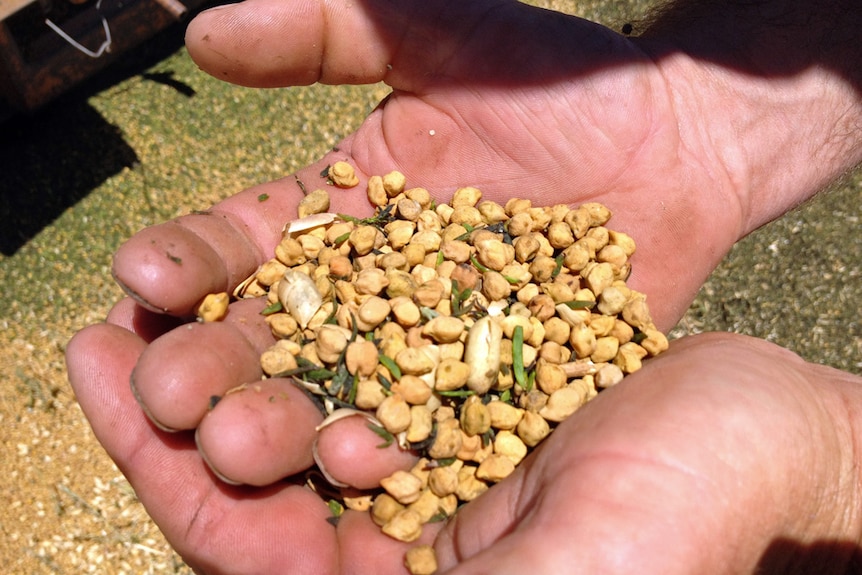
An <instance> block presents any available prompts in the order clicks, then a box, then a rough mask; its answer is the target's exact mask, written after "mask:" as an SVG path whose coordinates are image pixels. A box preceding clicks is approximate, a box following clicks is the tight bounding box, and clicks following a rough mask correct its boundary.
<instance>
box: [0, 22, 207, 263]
mask: <svg viewBox="0 0 862 575" xmlns="http://www.w3.org/2000/svg"><path fill="white" fill-rule="evenodd" d="M184 32H185V24H182V23H178V24H177V25H175V26H172V27H170V28H168V29H166V30H164V31H163V32H161V33H160V34H158V35H157V36H156V37H154V38H153V39H152V40H150V41H148V42H146V44H145V45H144V46H141V47H139V48H137V49H135V50H134V51H132V52H131V53H129V54H128V55H127V56H124V57H123V59H121V60H120V61H118V62H116V63H114V64H113V65H112V66H110V67H109V68H106V69H105V70H104V71H102V72H101V73H100V74H98V75H96V76H94V77H93V78H91V79H89V80H87V81H86V82H84V83H83V84H81V85H80V86H78V87H76V88H74V89H73V90H72V91H70V92H69V93H67V94H65V95H64V96H62V97H60V98H59V99H57V100H55V101H53V102H51V103H49V104H48V105H46V106H45V107H44V108H42V109H40V110H37V111H35V112H32V113H28V114H20V115H18V116H14V117H12V118H10V119H7V120H6V121H5V122H2V123H0V219H2V221H3V222H4V225H2V226H0V253H2V254H3V255H4V256H11V255H14V254H15V253H16V252H17V251H18V250H19V249H20V248H21V247H22V246H23V245H25V244H26V243H27V242H28V241H29V240H31V239H32V238H33V237H34V236H36V235H37V234H38V233H39V232H40V231H41V230H42V229H44V228H45V227H46V226H47V225H49V224H50V223H51V222H53V221H54V220H55V219H56V218H57V217H58V216H60V215H61V214H62V213H63V212H64V211H65V210H66V209H67V208H69V207H70V206H73V205H74V204H75V203H76V202H78V201H79V200H81V199H82V198H84V197H86V196H87V194H89V193H90V191H92V190H93V189H95V188H97V187H98V186H99V185H101V184H102V183H103V182H104V181H105V180H107V179H108V178H110V177H111V176H113V175H115V174H117V173H119V172H120V171H122V170H123V169H124V168H129V167H132V166H133V165H135V163H136V162H137V161H138V155H137V154H136V153H135V150H133V149H132V148H131V147H130V146H129V144H128V143H127V142H126V141H125V140H124V138H123V135H122V133H121V132H120V130H119V129H118V128H117V127H116V126H114V125H112V124H110V123H109V122H108V121H107V120H105V119H104V118H103V117H102V116H101V114H100V113H99V112H98V111H97V110H96V109H94V108H93V107H92V106H90V105H89V103H88V99H89V97H90V96H92V95H94V94H96V93H98V92H100V91H102V90H104V89H106V88H109V87H111V86H114V85H116V84H117V83H119V82H122V81H123V80H126V79H128V78H130V77H133V76H140V77H141V78H143V79H144V80H147V81H152V82H158V83H160V84H164V85H167V86H170V87H172V88H173V89H175V90H177V91H178V92H179V93H181V94H183V95H185V96H187V97H194V90H193V89H192V88H191V87H190V86H187V85H185V84H183V83H182V82H179V81H177V80H175V79H174V78H173V77H172V76H171V74H170V73H169V72H168V73H158V74H148V73H147V72H145V70H147V69H148V68H150V67H151V66H153V65H154V64H156V63H157V62H159V61H161V60H163V59H165V58H167V57H168V56H170V55H171V54H173V53H174V52H176V51H177V50H179V49H180V48H181V47H182V45H183V35H184Z"/></svg>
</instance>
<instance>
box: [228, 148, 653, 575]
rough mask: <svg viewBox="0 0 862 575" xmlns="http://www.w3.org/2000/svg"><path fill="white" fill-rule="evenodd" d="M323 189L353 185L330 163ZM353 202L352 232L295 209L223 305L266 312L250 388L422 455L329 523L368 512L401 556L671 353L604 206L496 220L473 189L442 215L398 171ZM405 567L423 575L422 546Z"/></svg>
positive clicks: (313, 202)
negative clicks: (285, 393)
mask: <svg viewBox="0 0 862 575" xmlns="http://www.w3.org/2000/svg"><path fill="white" fill-rule="evenodd" d="M328 175H329V178H330V180H331V182H332V183H334V184H335V185H336V186H340V187H352V186H355V185H357V182H358V180H357V178H356V176H355V174H354V172H353V169H352V167H351V166H350V165H349V164H347V163H344V162H339V163H337V164H335V165H333V166H331V167H330V169H329V174H328ZM367 194H368V198H369V200H370V201H371V202H372V203H373V204H374V205H375V206H377V209H376V213H375V215H374V216H372V217H370V218H365V219H357V218H353V217H350V216H344V215H336V214H329V213H327V212H328V209H329V195H328V193H327V192H326V191H324V190H317V191H314V192H312V193H310V194H308V195H307V196H306V197H305V199H304V200H303V202H302V203H301V204H300V207H299V216H300V217H299V219H298V220H296V221H294V222H291V223H290V224H289V225H288V226H287V227H286V228H285V233H284V236H283V239H282V241H281V243H280V244H279V245H278V248H277V249H276V253H275V257H274V258H273V259H272V260H270V261H269V262H267V263H266V264H264V265H263V266H261V268H259V270H258V271H257V273H255V274H254V275H253V276H252V277H251V278H249V280H248V281H247V282H245V283H244V284H243V285H242V286H241V288H240V290H239V292H238V294H237V295H239V296H241V297H253V296H264V297H267V298H269V303H270V306H269V307H268V308H267V310H266V311H265V313H266V314H267V318H266V319H267V322H268V324H269V326H270V328H271V329H272V333H273V334H274V335H275V336H276V338H277V342H276V343H275V344H274V345H273V346H272V347H271V348H270V349H268V350H267V351H265V352H264V353H263V355H262V357H261V365H262V367H263V371H264V373H265V374H267V375H268V376H272V377H276V376H279V377H283V376H291V377H293V378H294V379H295V381H296V382H297V384H298V385H300V386H302V387H303V389H305V390H306V391H307V392H308V394H309V395H310V396H311V397H313V398H315V399H316V401H317V402H318V403H319V406H320V408H321V410H322V411H323V412H324V414H325V416H326V418H325V419H324V422H323V424H322V426H326V425H328V424H329V423H331V422H332V421H334V420H336V419H338V418H340V417H343V416H345V415H355V414H356V413H357V412H359V413H362V414H364V415H365V417H367V419H368V425H369V427H370V428H371V429H373V430H374V431H375V432H377V433H378V435H380V437H381V445H389V444H391V443H393V442H397V443H398V445H400V446H401V447H402V448H404V449H409V450H413V451H415V452H416V453H417V454H418V455H419V456H420V459H419V462H418V463H417V464H416V465H415V467H414V468H413V469H411V470H410V471H397V472H395V473H393V474H392V475H391V476H389V477H387V478H385V479H383V480H382V481H381V482H380V488H379V489H377V490H374V491H370V492H368V493H366V494H364V495H360V496H357V497H348V498H342V499H340V500H339V501H337V502H334V506H333V509H334V510H335V513H338V511H337V510H338V509H341V508H342V507H341V506H342V505H343V506H344V507H347V508H351V509H359V510H367V511H368V512H370V514H371V517H372V518H373V520H374V522H375V523H376V524H377V525H379V526H380V527H381V529H382V531H383V532H384V533H386V534H387V535H389V536H391V537H393V538H395V539H398V540H401V541H406V542H410V541H415V540H416V539H418V538H419V536H420V535H421V533H422V529H423V525H425V524H427V523H429V522H431V521H438V520H445V519H446V518H447V517H449V516H451V515H452V514H454V513H455V512H456V511H457V509H458V506H459V505H461V504H463V503H465V502H468V501H471V500H473V499H475V498H476V497H478V496H480V495H481V494H482V493H484V492H485V491H486V490H488V489H489V488H490V487H491V486H493V485H494V484H495V483H497V482H499V481H501V480H503V479H505V478H506V477H507V476H508V475H510V474H511V473H512V472H513V471H514V470H515V468H516V466H517V465H518V464H519V463H520V462H521V461H522V460H523V459H524V457H526V456H527V455H528V454H529V453H530V451H531V450H532V449H533V448H534V447H536V446H537V445H538V444H539V443H540V442H541V441H542V440H544V439H545V438H546V437H548V435H549V434H551V433H552V432H553V430H554V428H555V426H556V425H557V424H559V423H560V422H561V421H563V420H565V419H566V418H567V417H569V416H570V415H572V414H573V413H574V412H575V411H577V410H578V409H579V408H580V407H581V406H583V405H584V404H585V403H586V402H588V401H589V400H590V399H592V398H593V397H595V396H596V395H597V394H598V392H599V391H600V390H602V389H603V388H606V387H609V386H612V385H615V384H617V383H619V382H620V381H621V380H622V379H623V377H624V376H625V375H627V374H629V373H632V372H634V371H637V370H638V369H639V368H640V367H641V362H642V360H644V359H645V358H647V357H649V356H654V355H657V354H659V353H661V352H662V351H664V350H665V349H666V348H667V345H668V342H667V339H666V338H665V336H664V335H663V334H662V332H660V331H659V330H658V329H657V328H656V327H655V325H654V323H653V321H652V319H651V317H650V314H649V309H648V307H647V303H646V297H645V296H644V295H643V294H641V293H638V292H637V291H634V290H632V289H630V288H629V287H627V286H626V279H627V277H628V276H629V273H630V270H631V266H630V263H629V258H630V257H631V255H632V253H633V252H634V250H635V243H634V241H633V240H632V238H631V237H629V236H628V235H626V234H624V233H621V232H617V231H614V230H610V229H608V228H607V227H605V224H606V223H607V222H608V220H609V219H610V217H611V213H610V211H609V210H608V209H607V208H606V207H604V206H603V205H600V204H598V203H587V204H584V205H581V206H580V207H577V208H571V207H569V206H566V205H555V206H548V207H538V206H533V205H532V203H531V202H530V200H526V199H511V200H509V201H508V202H506V204H505V205H500V204H498V203H496V202H493V201H488V200H483V199H482V193H481V191H480V190H478V189H476V188H474V187H463V188H460V189H458V190H456V191H455V192H454V195H453V197H452V200H451V201H450V202H449V203H448V204H438V203H435V202H434V201H433V200H432V198H431V196H430V194H429V193H428V191H427V190H425V189H423V188H408V187H407V186H406V182H405V178H404V176H403V175H402V174H400V173H398V172H392V173H389V174H387V175H384V176H373V177H371V178H370V179H369V181H368V188H367ZM320 471H321V472H322V473H323V475H325V476H326V477H327V478H328V479H330V480H331V483H333V485H334V486H335V487H340V486H341V485H340V484H339V483H338V482H337V481H336V480H334V479H332V478H331V477H329V475H328V474H327V473H326V470H325V469H322V468H321V469H320ZM406 564H407V566H408V568H409V569H410V571H411V572H413V573H433V572H434V571H435V570H436V561H435V559H434V555H433V550H432V549H431V548H430V547H428V546H418V547H415V548H413V549H411V551H410V552H409V553H408V554H407V558H406Z"/></svg>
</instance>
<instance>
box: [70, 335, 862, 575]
mask: <svg viewBox="0 0 862 575" xmlns="http://www.w3.org/2000/svg"><path fill="white" fill-rule="evenodd" d="M145 345H146V344H145V343H144V342H143V341H142V340H140V339H138V338H137V337H136V336H135V335H134V334H132V333H131V332H129V331H127V330H125V329H123V328H120V327H117V326H112V325H107V326H101V327H98V328H89V329H87V330H85V331H83V332H81V333H80V334H79V335H78V336H77V337H76V338H75V339H74V340H73V341H72V343H71V344H70V346H69V355H70V358H75V359H74V361H70V377H71V378H72V381H73V382H74V383H75V391H76V393H77V394H78V397H79V399H80V401H81V406H82V408H83V409H84V411H85V413H87V414H88V416H89V417H90V420H91V422H92V425H93V429H94V431H95V432H96V434H97V436H98V437H99V439H100V440H101V441H102V443H103V445H104V446H105V448H106V449H107V451H108V453H109V454H110V455H111V456H112V457H113V458H114V460H115V461H116V462H117V464H118V465H119V467H120V469H121V470H122V471H123V473H125V474H126V475H127V477H129V480H130V481H131V482H132V485H133V486H134V487H135V489H136V492H137V493H138V494H139V496H140V497H141V500H142V501H143V503H144V505H145V506H146V507H147V509H148V511H149V512H150V513H151V514H152V516H153V518H154V519H155V520H156V522H157V523H158V524H159V526H160V527H161V529H162V530H163V532H164V533H165V535H166V536H167V538H168V540H169V541H171V542H172V544H173V545H174V546H175V547H176V549H177V550H178V552H179V553H181V554H182V555H183V557H184V559H185V560H186V561H187V562H188V563H189V564H190V565H191V566H192V567H193V568H195V569H196V570H197V571H198V572H200V573H231V574H238V573H251V572H254V573H368V574H387V573H401V572H402V569H403V568H402V567H401V563H400V561H401V557H402V556H403V553H404V552H405V546H404V544H400V543H397V542H395V541H394V540H391V539H389V538H388V537H386V536H384V535H382V534H381V533H380V532H379V530H378V528H377V527H376V526H374V525H373V524H371V522H370V521H369V519H368V516H367V514H363V513H359V512H350V511H348V512H346V514H345V515H344V516H342V520H341V522H340V523H339V525H338V528H337V529H335V528H333V527H332V526H330V525H329V523H327V522H326V521H325V517H326V516H327V515H328V514H329V512H328V510H327V509H326V506H325V504H324V503H323V502H322V501H321V500H320V499H319V497H318V496H317V495H314V494H312V493H311V492H310V491H307V490H305V489H303V488H301V487H297V486H294V485H290V484H285V483H282V484H276V485H273V486H271V487H268V488H263V489H251V488H236V487H230V486H226V485H224V484H222V483H220V482H219V481H218V480H215V479H214V478H213V477H212V475H211V474H209V473H208V472H207V470H206V469H205V467H204V465H203V464H202V462H201V459H200V456H199V455H198V453H197V451H196V449H195V446H194V443H193V441H192V440H191V439H190V438H188V437H185V436H182V435H180V436H177V435H168V434H165V433H162V432H159V431H157V430H155V429H154V428H153V427H152V426H151V424H150V423H149V422H148V421H147V420H146V419H145V417H144V416H143V414H142V412H141V410H140V407H139V406H138V404H137V402H136V401H135V400H134V398H133V397H132V395H131V393H130V391H129V387H128V384H127V381H128V377H129V373H130V371H131V370H132V368H133V366H134V365H135V362H136V360H137V357H138V355H139V354H140V353H141V351H142V349H143V348H144V347H145ZM860 383H862V380H860V378H854V377H851V376H849V375H847V374H842V373H840V372H837V371H835V370H832V369H830V368H826V367H821V366H814V365H811V364H806V363H805V362H803V361H802V360H801V359H799V358H798V357H796V356H793V355H792V354H790V353H789V352H787V351H785V350H782V349H780V348H777V347H776V346H773V345H771V344H768V343H766V342H763V341H758V340H752V339H750V338H746V337H742V336H733V335H722V334H713V335H701V336H693V337H690V338H687V339H685V340H681V341H678V342H675V343H674V345H673V346H672V347H671V349H670V351H668V352H667V353H665V354H663V355H661V356H659V357H657V358H655V359H653V360H651V361H650V362H648V363H647V364H645V366H644V368H643V369H642V370H641V371H639V372H637V373H635V374H633V375H631V376H630V377H628V378H627V379H626V380H624V381H623V382H622V383H621V384H620V385H619V386H617V387H615V388H612V389H610V390H608V391H606V392H604V393H603V394H602V395H600V396H599V397H598V398H596V399H595V400H593V401H592V402H591V403H590V404H588V405H587V406H585V407H584V408H582V410H581V411H580V412H578V413H577V414H576V415H575V416H573V417H572V418H570V419H569V420H567V421H566V422H565V423H564V424H562V425H561V426H560V427H559V428H558V429H557V430H556V431H555V432H554V433H553V434H552V435H551V437H550V438H549V439H548V440H547V441H546V442H545V444H543V447H542V448H541V449H539V450H538V451H537V452H536V453H535V454H534V455H533V456H531V457H529V458H527V459H526V460H525V462H524V463H523V464H522V465H521V466H520V467H519V468H518V469H517V470H516V472H515V474H514V475H513V476H511V477H509V478H508V479H506V480H505V481H504V482H502V483H500V484H498V485H497V486H495V487H494V488H493V489H491V490H490V491H489V492H487V493H486V494H485V495H483V496H482V497H481V498H479V499H478V500H476V501H474V502H472V503H470V504H469V505H467V506H466V507H465V508H463V509H462V510H461V511H460V512H459V513H458V514H457V515H456V516H455V518H454V520H452V521H451V522H450V523H449V524H448V525H447V526H446V527H445V528H443V530H442V532H441V533H440V534H439V535H437V538H436V543H435V546H436V550H437V554H438V558H439V560H440V566H441V572H442V571H443V570H446V569H449V568H451V569H452V571H451V573H465V574H467V573H469V574H475V573H495V574H507V573H512V574H516V573H523V572H524V569H526V568H527V567H526V566H525V562H528V563H529V567H528V568H529V569H530V571H531V572H535V573H559V572H560V566H561V565H564V566H565V568H566V572H569V573H597V572H601V573H630V572H631V566H632V565H637V566H638V567H637V569H638V572H641V573H661V574H663V575H664V574H669V575H672V574H674V573H680V574H685V573H748V572H754V570H755V566H758V567H760V568H762V569H763V572H766V573H773V572H799V573H806V572H813V571H816V572H818V573H831V572H835V573H844V572H846V570H845V569H846V565H847V563H848V562H849V561H850V559H851V557H852V555H853V553H855V552H858V551H857V548H855V545H856V544H857V542H858V538H859V535H860V517H859V506H858V504H857V503H856V502H857V501H858V498H859V496H860V493H859V484H858V477H857V475H858V473H857V471H856V470H855V463H854V462H855V461H858V459H857V457H858V455H859V454H858V453H855V452H854V446H855V445H856V443H855V442H854V439H853V425H852V423H851V421H850V419H849V417H848V415H852V414H851V411H852V410H854V409H857V408H858V405H859V401H860V392H859V389H860V387H859V386H860ZM852 406H857V407H856V408H854V407H852ZM426 531H428V529H427V528H426ZM433 536H434V532H433V531H429V532H428V533H426V537H425V539H424V540H425V541H431V540H432V539H433ZM447 572H449V571H447Z"/></svg>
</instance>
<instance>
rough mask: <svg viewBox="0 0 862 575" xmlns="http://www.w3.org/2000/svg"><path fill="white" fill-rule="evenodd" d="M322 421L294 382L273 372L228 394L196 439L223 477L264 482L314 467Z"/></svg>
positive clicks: (232, 480)
mask: <svg viewBox="0 0 862 575" xmlns="http://www.w3.org/2000/svg"><path fill="white" fill-rule="evenodd" d="M321 421H323V416H322V415H321V413H320V411H319V410H318V409H317V407H316V406H315V405H314V404H313V403H312V402H311V401H309V400H308V398H306V397H305V394H304V393H303V392H301V391H300V390H299V389H298V388H297V387H296V384H294V383H293V382H292V381H290V380H288V379H279V378H273V379H267V380H264V381H260V382H257V383H253V384H250V385H247V386H243V387H241V388H238V389H235V390H233V391H231V392H229V393H228V394H227V395H225V396H224V397H223V398H222V399H221V400H220V401H219V402H218V404H217V405H216V406H215V407H214V408H213V409H212V410H211V411H209V412H208V413H207V414H206V416H205V417H204V418H203V420H202V421H201V422H200V425H199V426H198V428H197V432H196V434H195V439H196V443H197V446H198V450H200V452H201V455H202V456H203V458H204V460H205V461H206V462H207V464H208V465H209V466H210V469H212V470H213V472H215V473H216V475H218V476H219V477H220V478H221V479H222V480H223V481H226V482H228V483H232V484H246V485H256V486H264V485H269V484H272V483H275V482H276V481H278V480H280V479H283V478H285V477H288V476H291V475H294V474H297V473H299V472H301V471H304V470H306V469H308V468H309V467H311V465H312V464H313V463H314V458H313V457H312V447H313V444H314V440H315V438H316V436H317V431H316V427H317V425H318V424H319V423H320V422H321Z"/></svg>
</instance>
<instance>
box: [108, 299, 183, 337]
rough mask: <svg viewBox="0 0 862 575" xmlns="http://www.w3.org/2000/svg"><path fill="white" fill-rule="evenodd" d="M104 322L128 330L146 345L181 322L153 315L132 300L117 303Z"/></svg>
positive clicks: (167, 316) (173, 318) (171, 317)
mask: <svg viewBox="0 0 862 575" xmlns="http://www.w3.org/2000/svg"><path fill="white" fill-rule="evenodd" d="M105 322H106V323H109V324H112V325H116V326H119V327H122V328H125V329H127V330H129V331H130V332H132V333H135V334H137V335H138V337H140V338H142V339H143V340H144V341H146V342H147V343H150V342H152V341H153V340H154V339H156V338H158V337H161V336H162V335H164V334H165V333H167V332H169V331H170V330H172V329H174V328H176V327H179V326H180V325H182V323H183V322H182V320H181V319H179V318H176V317H173V316H170V315H165V314H163V313H155V312H152V311H150V310H149V309H147V308H145V307H143V306H141V305H139V304H138V303H137V302H136V301H135V300H134V299H133V298H130V297H125V298H123V299H121V300H120V301H118V302H117V303H116V304H115V305H114V307H112V308H111V311H109V312H108V317H107V318H105Z"/></svg>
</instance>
